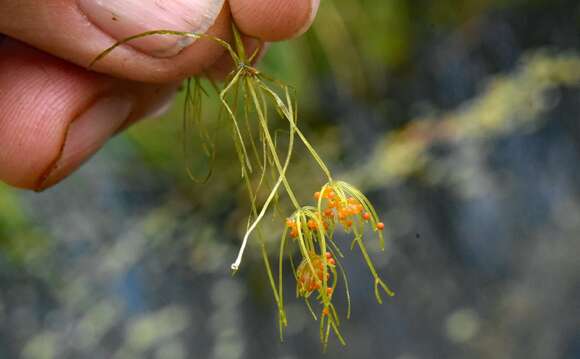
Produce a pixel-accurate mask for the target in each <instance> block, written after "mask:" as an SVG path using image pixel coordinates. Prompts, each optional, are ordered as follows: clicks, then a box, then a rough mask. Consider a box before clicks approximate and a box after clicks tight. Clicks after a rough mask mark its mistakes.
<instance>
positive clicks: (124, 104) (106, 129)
mask: <svg viewBox="0 0 580 359" xmlns="http://www.w3.org/2000/svg"><path fill="white" fill-rule="evenodd" d="M132 108H133V101H132V99H131V98H129V97H105V98H102V99H100V100H98V101H97V102H95V103H94V104H93V105H92V106H91V107H90V108H89V109H88V110H86V111H85V112H84V113H83V114H81V115H80V116H79V117H78V118H77V119H76V120H74V121H73V122H72V123H71V124H70V125H69V128H68V131H67V134H66V137H65V140H64V144H63V146H62V149H61V152H60V154H59V156H58V158H57V159H56V161H55V162H54V164H53V165H52V166H51V167H50V168H49V169H48V170H47V173H45V174H44V176H43V177H42V178H41V179H40V180H39V185H38V186H37V187H38V189H39V190H42V189H44V188H46V187H49V186H51V185H53V184H55V183H56V182H58V181H60V180H61V179H62V178H64V177H66V176H67V175H68V174H70V173H71V172H72V171H74V170H75V169H77V168H78V167H79V166H80V165H81V164H82V163H83V162H84V161H85V160H86V159H87V158H89V157H90V156H91V155H92V154H93V153H95V152H96V151H97V150H98V149H99V148H101V147H102V146H103V145H104V144H105V142H107V140H108V139H109V138H110V137H111V136H112V135H113V134H114V133H115V132H116V131H117V129H118V128H119V127H121V126H123V124H124V123H125V121H126V120H127V118H128V117H129V115H130V114H131V111H132Z"/></svg>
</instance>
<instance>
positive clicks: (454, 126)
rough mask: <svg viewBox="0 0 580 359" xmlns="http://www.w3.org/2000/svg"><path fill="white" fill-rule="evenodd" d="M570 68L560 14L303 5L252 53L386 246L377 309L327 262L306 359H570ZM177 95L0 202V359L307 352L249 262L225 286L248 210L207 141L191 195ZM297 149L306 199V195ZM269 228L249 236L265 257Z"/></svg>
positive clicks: (549, 6)
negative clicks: (335, 288)
mask: <svg viewBox="0 0 580 359" xmlns="http://www.w3.org/2000/svg"><path fill="white" fill-rule="evenodd" d="M579 52H580V4H579V3H578V2H577V1H572V0H569V1H563V0H557V1H548V0H534V1H518V0H511V1H510V0H478V1H467V2H465V1H458V0H441V1H423V0H421V1H411V0H365V1H351V0H324V1H322V4H321V8H320V13H319V17H318V18H317V21H316V23H315V24H314V26H313V28H312V29H311V30H310V31H309V32H308V33H307V34H306V35H305V36H303V37H301V38H300V39H297V40H293V41H290V42H287V43H283V44H275V45H273V46H272V47H271V49H270V52H269V53H268V55H267V56H266V58H265V59H264V61H263V63H262V66H261V69H263V70H264V71H266V72H269V73H272V74H273V75H274V76H276V77H278V78H280V79H281V80H283V81H285V82H286V83H289V84H291V85H293V86H294V87H295V88H296V90H297V95H298V105H299V111H300V113H301V116H300V119H299V121H300V124H301V126H302V129H303V130H304V132H306V133H307V135H308V136H309V138H310V139H311V141H312V143H314V144H316V146H317V148H318V149H319V151H320V152H321V154H322V155H323V156H324V157H325V159H326V160H327V162H328V163H330V164H331V166H332V167H333V169H334V170H335V171H336V172H339V173H342V174H343V176H344V177H348V179H349V180H350V181H351V182H354V184H356V185H358V186H361V187H363V188H364V189H367V190H369V191H370V196H371V197H372V199H373V200H374V201H375V203H376V207H377V210H379V211H380V212H381V213H380V215H381V217H382V218H383V219H384V221H385V224H386V226H387V229H388V231H387V232H386V247H387V249H386V251H385V252H382V253H378V252H376V253H375V254H373V260H375V261H376V263H377V267H378V270H379V272H380V273H381V275H382V276H383V277H385V278H386V280H387V281H388V282H389V283H390V284H391V285H392V287H393V289H394V290H395V292H396V293H397V296H396V297H394V299H393V300H391V301H388V302H386V303H384V304H383V305H381V306H379V305H377V304H376V303H374V297H373V294H372V281H370V280H367V278H368V273H367V272H366V270H367V269H366V268H365V267H364V266H363V265H362V264H360V261H359V260H358V259H356V258H355V259H354V260H346V261H345V262H344V265H345V266H346V267H347V270H348V271H349V272H351V273H352V276H353V278H351V283H352V284H351V292H352V294H353V295H352V299H353V303H352V304H353V312H352V316H351V320H350V321H349V322H346V323H344V325H343V328H344V329H343V330H344V332H343V334H344V336H345V337H346V338H347V342H348V346H347V348H344V349H343V348H340V347H339V346H338V345H336V347H335V346H333V345H331V346H330V347H329V354H327V355H338V356H339V357H352V358H369V357H387V358H398V359H403V358H405V359H410V358H542V359H543V358H575V357H579V356H580V341H579V339H578V333H579V332H580V319H579V318H580V309H579V308H578V304H577V303H578V301H579V300H580V292H579V284H578V283H580V262H579V261H578V255H579V253H580V241H579V240H578V238H579V236H580V222H579V221H578V218H580V192H579V191H578V184H579V183H580V182H579V181H580V170H579V169H580V167H578V166H577V163H579V160H580V155H579V153H580V151H579V148H580V127H579V124H578V118H580V88H579V87H580V54H579ZM182 100H183V98H182V96H181V97H180V98H179V99H178V101H176V103H175V105H174V106H173V108H172V109H171V112H170V113H169V114H167V115H166V116H164V118H163V119H158V120H157V119H156V120H148V121H144V122H142V123H140V124H138V125H136V126H134V127H133V128H132V129H130V130H129V131H128V133H127V134H125V135H123V136H120V137H118V138H116V139H115V140H113V141H112V142H111V143H110V144H108V145H107V147H106V148H105V149H104V151H102V152H101V153H100V154H99V155H97V156H96V157H95V158H94V159H93V160H92V161H91V162H90V163H88V164H87V165H86V166H84V168H83V169H81V171H80V172H79V173H77V174H75V175H74V176H72V177H71V178H69V179H67V180H66V181H65V182H64V183H63V184H61V185H59V186H57V187H56V188H54V189H51V190H49V191H47V192H45V193H41V194H33V193H25V192H20V191H16V190H12V189H9V188H7V187H6V186H2V187H0V283H1V285H0V357H1V358H18V357H22V358H143V357H151V358H253V357H266V358H284V359H289V358H316V357H319V356H320V357H321V356H322V354H321V353H320V347H319V343H318V332H317V329H318V328H317V326H316V325H312V323H311V321H310V318H309V317H308V316H309V314H308V312H307V311H306V310H305V309H304V308H303V304H302V303H301V302H300V301H298V300H293V299H292V298H288V299H287V304H286V309H287V312H288V313H287V316H288V321H289V326H288V335H287V337H286V340H285V342H284V343H279V341H278V335H277V333H276V318H275V304H274V303H273V300H272V299H271V296H270V292H269V290H270V289H269V288H268V283H267V279H266V277H265V274H264V270H263V268H262V264H261V263H260V260H259V259H260V258H259V253H258V252H257V251H256V250H255V249H256V248H255V247H250V249H249V252H248V254H249V258H252V257H253V258H254V259H255V261H254V264H251V262H252V261H248V262H247V263H248V265H247V266H246V267H245V268H243V270H242V271H241V272H240V273H239V274H238V275H237V276H235V277H233V278H232V277H231V276H230V274H229V263H231V261H232V260H233V258H234V255H235V250H236V247H237V245H238V243H239V239H240V237H241V234H243V229H244V226H245V222H244V219H245V218H246V213H247V211H248V208H247V206H248V204H247V199H246V198H247V196H246V194H245V193H244V189H243V186H241V183H242V182H241V179H240V175H239V166H238V165H237V162H236V161H237V159H236V153H235V150H234V148H233V146H232V142H231V139H230V138H229V134H228V133H225V132H224V133H223V134H218V141H217V144H218V149H217V150H218V156H217V162H216V164H215V169H216V170H215V173H214V175H213V177H212V179H211V180H210V182H209V183H207V184H204V185H199V184H194V183H192V182H191V181H190V180H189V178H188V176H187V175H186V173H185V165H184V158H183V153H182V146H181V145H180V143H181V141H183V140H184V139H183V133H182V131H181V123H180V115H181V102H182ZM208 118H211V115H208ZM185 140H187V139H185ZM299 151H302V152H300V153H299V154H298V155H297V156H295V160H294V161H293V163H292V166H293V170H292V171H291V173H290V178H291V180H292V181H293V182H295V183H299V184H300V186H297V188H296V189H297V195H298V196H302V198H308V197H310V196H311V194H312V192H313V190H315V189H316V188H318V187H319V186H320V184H322V182H323V180H324V179H323V178H321V177H320V176H319V175H317V174H316V173H317V172H316V171H314V170H313V169H312V167H313V163H312V162H311V161H310V160H309V159H308V158H307V156H306V153H305V152H304V151H303V149H299ZM188 160H189V161H190V163H192V164H193V165H196V163H198V164H199V166H203V164H204V162H203V161H204V160H203V159H202V157H201V156H200V158H189V159H188ZM284 215H285V212H284V211H282V210H281V211H280V212H279V213H278V214H277V216H276V217H275V218H273V219H272V221H270V220H267V221H266V223H265V224H264V225H265V227H264V232H265V233H270V234H271V236H270V237H271V239H272V240H273V241H276V240H277V238H278V230H279V222H281V221H282V220H283V217H284ZM339 242H340V241H339ZM344 244H345V245H344V246H343V248H342V249H343V250H348V244H349V241H346V239H345V243H344ZM349 257H356V253H353V255H352V256H349ZM286 282H287V283H288V288H287V289H285V290H286V292H287V293H291V292H292V291H293V290H294V288H293V286H292V279H291V278H290V276H288V278H287V280H286ZM343 304H344V303H343ZM340 305H341V303H337V306H340Z"/></svg>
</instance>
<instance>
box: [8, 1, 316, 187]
mask: <svg viewBox="0 0 580 359" xmlns="http://www.w3.org/2000/svg"><path fill="white" fill-rule="evenodd" d="M318 5H319V0H18V1H0V143H1V144H2V145H1V146H2V149H1V150H0V180H1V181H3V182H5V183H8V184H10V185H12V186H15V187H20V188H25V189H33V190H37V191H40V190H44V189H45V188H48V187H50V186H52V185H54V184H56V183H58V182H59V181H61V180H62V179H63V178H65V177H66V176H68V175H69V174H71V173H72V172H73V171H74V170H76V169H77V168H78V167H79V166H80V165H81V164H82V163H83V162H85V161H86V160H87V159H88V158H89V157H91V155H93V154H94V153H95V152H96V151H97V150H98V149H99V148H101V147H102V146H103V145H104V144H105V143H106V141H107V140H108V139H109V138H110V137H111V136H113V135H114V134H116V133H117V132H119V131H120V130H122V129H124V128H126V127H127V126H129V125H130V124H131V123H133V122H135V121H137V120H139V119H140V118H143V117H145V116H148V115H151V114H155V113H158V112H159V111H161V110H162V109H163V108H165V107H167V105H168V104H169V103H170V101H171V100H172V98H173V96H174V94H175V92H176V90H177V88H178V86H179V84H180V82H181V81H182V80H183V79H184V78H186V77H189V76H192V75H196V74H199V73H201V72H207V73H210V74H212V75H215V76H220V75H223V74H224V73H227V71H228V69H229V68H230V66H231V61H230V59H229V57H228V54H226V53H225V50H224V49H223V48H222V47H220V46H219V45H217V44H216V43H214V42H212V41H210V40H202V39H200V40H196V41H193V42H192V41H190V39H183V38H177V37H168V36H152V37H149V38H144V39H140V40H137V41H135V42H134V43H131V44H127V45H123V46H121V47H120V48H119V49H117V50H115V51H114V52H112V53H110V54H109V55H108V56H107V57H105V58H104V59H102V60H101V61H99V62H98V63H97V64H95V66H94V68H92V69H91V70H88V69H87V66H88V64H89V63H90V62H91V60H92V59H93V58H94V57H95V56H96V55H97V54H99V53H100V52H101V51H103V50H104V49H105V48H107V47H109V46H110V45H112V44H113V43H114V42H116V41H118V40H121V39H123V38H125V37H127V36H131V35H135V34H138V33H141V32H144V31H149V30H159V29H168V30H177V31H192V32H197V33H207V34H211V35H214V36H216V37H219V38H222V39H224V40H228V41H230V40H231V39H232V33H231V24H232V22H234V23H235V24H236V26H237V27H238V28H239V29H240V31H241V32H242V33H243V34H244V35H243V41H244V44H245V45H246V47H247V51H248V53H252V52H253V51H255V50H256V49H261V50H260V51H262V50H263V48H264V44H265V43H266V42H271V41H281V40H285V39H289V38H292V37H296V36H299V35H300V34H302V33H303V32H304V31H306V30H307V29H308V27H309V26H310V24H311V23H312V21H313V19H314V17H315V14H316V11H317V9H318Z"/></svg>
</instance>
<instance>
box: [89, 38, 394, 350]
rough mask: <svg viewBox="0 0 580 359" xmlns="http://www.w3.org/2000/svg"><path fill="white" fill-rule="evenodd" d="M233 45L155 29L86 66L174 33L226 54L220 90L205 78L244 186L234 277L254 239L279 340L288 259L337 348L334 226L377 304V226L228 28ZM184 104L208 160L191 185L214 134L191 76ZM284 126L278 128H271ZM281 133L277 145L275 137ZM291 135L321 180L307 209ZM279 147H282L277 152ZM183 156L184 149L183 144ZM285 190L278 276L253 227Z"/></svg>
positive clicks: (338, 272) (368, 207)
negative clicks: (370, 282)
mask: <svg viewBox="0 0 580 359" xmlns="http://www.w3.org/2000/svg"><path fill="white" fill-rule="evenodd" d="M233 33H234V44H233V45H230V44H229V43H227V42H225V41H224V40H222V39H219V38H216V37H213V36H211V35H205V34H196V33H189V32H181V31H172V30H155V31H148V32H144V33H141V34H137V35H134V36H131V37H128V38H126V39H124V40H121V41H119V42H117V43H115V44H114V45H112V46H111V47H109V48H108V49H106V50H104V51H103V52H102V53H100V54H99V55H98V56H97V57H96V58H95V59H94V60H93V61H92V63H91V66H92V65H94V64H95V63H96V62H97V61H99V60H101V59H102V58H104V57H105V56H107V55H108V54H109V53H110V52H111V51H113V50H114V49H115V48H117V47H119V46H121V45H123V44H126V43H129V42H131V41H133V40H136V39H139V38H143V37H146V36H153V35H156V36H160V35H161V36H179V37H189V38H193V39H202V38H205V39H209V40H211V41H215V42H217V43H218V44H220V45H221V46H223V47H224V48H225V49H226V50H227V51H228V53H229V54H230V56H231V58H232V60H233V63H234V69H233V70H232V71H231V73H230V74H229V75H228V76H227V77H226V79H225V81H224V85H222V86H220V85H219V84H217V83H215V82H214V81H211V80H210V81H209V83H210V89H211V90H213V91H215V93H216V95H217V97H218V98H219V102H220V104H221V111H220V112H219V114H218V119H216V121H218V122H219V123H221V121H223V120H224V119H228V120H229V121H228V122H227V123H229V127H230V130H231V135H232V139H233V141H234V144H235V149H236V152H237V156H238V159H239V165H240V172H241V176H242V178H243V182H244V184H245V186H246V189H247V192H248V195H249V203H250V213H249V216H248V222H247V225H246V231H245V235H244V238H243V240H242V243H241V247H240V250H239V253H238V256H237V258H236V259H235V261H234V263H232V265H231V269H232V270H233V271H234V273H235V272H236V271H237V270H238V269H239V268H240V265H241V263H242V259H243V256H244V252H245V249H246V246H247V244H248V241H249V239H250V237H255V238H256V239H257V240H258V242H259V243H260V246H261V253H262V257H263V260H264V264H265V267H266V273H267V277H268V280H269V283H270V286H271V288H272V292H273V295H274V299H275V301H276V304H277V307H278V319H279V327H280V338H281V339H282V338H283V329H284V327H285V326H286V325H287V318H286V312H285V309H284V292H283V283H282V279H283V273H284V263H285V259H286V258H289V259H290V263H291V267H292V273H293V274H294V278H295V280H296V296H297V297H299V298H303V299H304V301H305V303H306V305H307V306H308V308H309V310H310V312H311V314H312V316H313V318H314V319H315V320H319V323H320V339H321V342H322V343H323V345H324V346H325V347H326V345H327V343H328V340H329V336H330V333H331V331H332V332H334V333H335V334H336V336H337V337H338V340H339V341H340V342H341V343H342V344H345V341H344V339H343V337H342V335H341V334H340V330H339V327H340V320H339V315H338V311H337V310H336V308H335V306H334V304H333V298H334V297H335V295H336V293H335V290H336V288H337V285H338V284H339V282H340V280H342V281H343V285H344V289H345V295H346V298H347V303H348V307H347V311H346V318H349V316H350V293H349V290H348V279H347V276H346V273H345V270H344V268H343V266H342V265H341V263H340V258H342V257H343V256H344V255H343V253H342V252H341V250H340V249H339V246H338V245H337V244H336V243H335V239H334V234H335V232H336V230H337V229H340V228H341V229H342V230H344V231H346V232H347V233H351V234H352V235H353V240H352V243H351V246H350V247H351V250H352V249H354V247H357V248H358V249H359V250H360V252H361V254H362V257H363V259H364V261H365V262H366V264H367V266H368V268H369V270H370V272H371V275H372V277H373V279H374V292H375V296H376V299H377V301H378V302H379V303H382V296H381V292H384V293H386V294H387V295H388V296H392V295H394V293H393V292H392V291H391V290H390V289H389V287H388V286H387V285H386V284H385V283H384V281H383V280H382V279H381V278H380V276H379V274H378V272H377V270H376V269H375V266H374V264H373V262H372V260H371V258H370V256H369V254H368V251H367V248H366V245H365V243H364V237H365V234H366V233H368V232H373V233H375V234H376V237H377V240H378V241H379V244H380V247H381V249H384V238H383V232H382V231H383V229H384V228H385V225H384V224H383V223H382V222H380V220H379V218H378V216H377V213H376V211H375V209H374V208H373V206H372V204H371V203H370V201H369V200H368V199H367V197H365V195H364V194H363V193H362V192H361V191H359V190H358V189H356V188H355V187H354V186H352V185H350V184H348V183H346V182H343V181H338V180H335V179H333V178H332V175H331V172H330V170H329V169H328V167H327V166H326V164H325V163H324V161H323V160H322V158H321V157H320V156H319V154H318V153H317V152H316V150H315V149H314V147H313V146H312V145H311V144H310V142H309V141H308V140H307V138H306V137H305V136H304V134H303V133H302V132H301V130H300V129H299V127H298V125H297V122H298V111H297V105H296V101H295V95H294V90H293V89H292V88H291V87H289V86H288V85H286V84H284V83H283V82H281V81H278V80H277V79H274V78H271V77H269V76H268V75H266V74H264V73H262V72H261V71H259V70H258V69H256V68H255V67H254V66H253V65H252V63H253V61H254V59H255V57H256V54H257V51H256V52H254V53H252V54H246V50H245V48H244V45H243V43H242V41H241V37H240V35H239V33H238V32H237V30H236V29H235V28H233ZM185 91H186V101H185V107H184V111H183V114H184V116H183V124H184V126H183V130H184V131H185V132H186V134H187V136H186V139H187V138H190V136H197V138H198V139H199V141H200V144H201V146H200V147H201V149H202V151H203V152H204V153H205V155H206V156H207V158H208V171H207V174H206V175H204V176H197V175H194V173H193V172H194V171H192V170H191V169H190V168H189V167H188V174H189V175H190V177H191V178H192V179H193V180H195V181H198V182H205V181H207V179H209V177H210V175H211V173H212V170H213V168H212V167H213V166H212V162H213V159H214V158H215V146H214V144H213V139H214V137H213V136H212V135H211V134H210V131H208V130H207V126H206V125H205V124H204V122H203V120H202V117H203V116H202V102H203V98H204V96H205V95H208V90H206V89H205V88H204V87H203V86H202V82H201V80H200V79H198V78H192V79H188V80H187V84H186V86H185ZM280 124H284V127H286V129H285V130H281V129H279V128H277V125H280ZM283 134H285V136H287V137H285V140H284V139H283V138H282V135H283ZM296 137H297V138H298V139H299V141H300V142H301V143H302V144H303V145H304V146H305V148H306V150H307V151H308V153H309V154H310V155H311V157H312V158H313V160H314V162H315V163H316V164H317V165H318V167H319V168H320V170H321V172H322V173H323V174H324V176H325V177H326V179H327V182H326V184H324V185H323V186H322V188H321V189H320V191H318V192H315V194H314V199H315V203H314V204H313V205H303V204H302V203H301V202H300V201H299V200H298V197H297V195H296V194H295V192H294V190H293V187H292V185H291V183H290V181H289V180H288V177H287V172H288V169H289V167H290V162H291V159H292V154H293V152H294V145H295V142H296ZM283 143H286V145H285V146H284V145H283ZM284 147H285V148H284ZM184 150H185V152H191V146H190V144H189V143H188V141H187V140H186V141H185V143H184ZM283 192H285V194H286V197H287V198H288V200H289V203H290V205H291V206H292V207H293V212H292V214H291V215H290V216H288V217H287V219H286V223H285V224H284V223H281V226H283V227H284V229H283V231H282V232H283V233H282V235H281V239H280V248H279V259H278V275H277V277H276V276H275V275H274V271H273V269H272V266H271V264H270V260H269V257H268V251H267V249H266V242H265V240H264V234H263V233H262V232H261V230H260V226H259V224H260V223H261V221H262V219H263V218H264V217H265V216H266V214H267V213H268V211H269V209H270V208H271V207H272V206H273V205H274V204H276V203H278V202H279V199H280V198H281V195H282V193H283ZM292 253H297V254H298V255H299V262H298V266H295V265H294V259H293V255H292ZM312 299H314V301H316V303H317V304H318V306H319V307H320V310H319V313H320V314H319V315H317V314H316V310H315V308H314V307H313V305H312V303H311V300H312Z"/></svg>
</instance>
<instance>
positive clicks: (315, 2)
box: [294, 0, 320, 37]
mask: <svg viewBox="0 0 580 359" xmlns="http://www.w3.org/2000/svg"><path fill="white" fill-rule="evenodd" d="M319 7H320V0H310V14H309V16H308V20H307V21H306V23H304V26H302V28H300V30H299V31H298V32H297V33H296V35H294V37H297V36H300V35H302V34H304V33H305V32H306V31H307V30H308V29H309V28H310V25H312V23H313V22H314V18H316V13H318V8H319Z"/></svg>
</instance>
